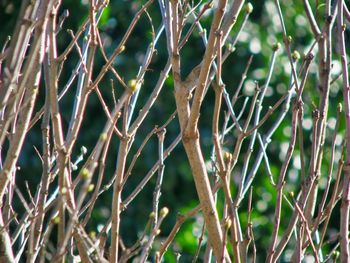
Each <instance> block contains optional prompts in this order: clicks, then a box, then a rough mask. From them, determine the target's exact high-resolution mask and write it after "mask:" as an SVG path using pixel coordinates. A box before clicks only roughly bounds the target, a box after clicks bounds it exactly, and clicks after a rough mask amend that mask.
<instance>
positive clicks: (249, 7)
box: [245, 2, 254, 14]
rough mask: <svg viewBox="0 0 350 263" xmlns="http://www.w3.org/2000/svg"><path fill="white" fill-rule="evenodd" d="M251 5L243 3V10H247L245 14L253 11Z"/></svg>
mask: <svg viewBox="0 0 350 263" xmlns="http://www.w3.org/2000/svg"><path fill="white" fill-rule="evenodd" d="M253 9H254V8H253V5H252V3H250V2H248V3H247V4H246V5H245V11H246V12H247V14H251V13H252V12H253Z"/></svg>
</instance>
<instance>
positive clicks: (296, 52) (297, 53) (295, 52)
mask: <svg viewBox="0 0 350 263" xmlns="http://www.w3.org/2000/svg"><path fill="white" fill-rule="evenodd" d="M292 58H293V59H294V60H295V61H297V60H299V59H300V53H299V52H298V51H297V50H294V51H293V53H292Z"/></svg>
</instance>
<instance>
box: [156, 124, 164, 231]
mask: <svg viewBox="0 0 350 263" xmlns="http://www.w3.org/2000/svg"><path fill="white" fill-rule="evenodd" d="M165 133H166V129H165V128H163V129H161V130H159V131H158V133H157V135H158V154H159V167H158V177H157V182H156V187H155V189H154V193H153V213H154V221H153V224H154V225H157V221H158V205H159V198H160V195H161V186H162V183H163V175H164V137H165Z"/></svg>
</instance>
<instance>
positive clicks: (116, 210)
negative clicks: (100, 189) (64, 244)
mask: <svg viewBox="0 0 350 263" xmlns="http://www.w3.org/2000/svg"><path fill="white" fill-rule="evenodd" d="M129 102H130V97H129V99H128V100H127V101H126V102H125V106H124V117H123V137H122V138H121V140H120V143H119V148H118V158H117V167H116V171H115V178H116V179H115V182H114V186H113V199H112V229H111V231H112V233H111V234H112V241H111V247H110V255H111V256H110V262H111V263H117V262H118V250H119V238H120V232H119V226H120V212H121V208H122V207H121V205H122V200H121V192H122V182H123V177H124V173H125V172H124V171H125V164H126V158H127V156H128V154H127V153H128V148H129V142H130V136H129V135H128V133H127V128H126V125H127V121H128V113H127V111H128V110H127V109H128V104H129Z"/></svg>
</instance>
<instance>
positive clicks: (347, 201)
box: [337, 0, 350, 262]
mask: <svg viewBox="0 0 350 263" xmlns="http://www.w3.org/2000/svg"><path fill="white" fill-rule="evenodd" d="M343 10H344V1H343V0H338V20H337V22H338V23H337V24H338V27H337V28H338V43H339V53H340V60H341V65H342V70H343V97H344V111H345V120H346V135H345V138H346V141H347V144H346V161H345V165H344V177H343V195H342V205H341V210H340V257H341V261H342V262H349V258H350V252H349V209H350V85H349V71H348V63H347V58H346V49H345V27H346V26H345V24H344V11H343Z"/></svg>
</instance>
